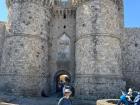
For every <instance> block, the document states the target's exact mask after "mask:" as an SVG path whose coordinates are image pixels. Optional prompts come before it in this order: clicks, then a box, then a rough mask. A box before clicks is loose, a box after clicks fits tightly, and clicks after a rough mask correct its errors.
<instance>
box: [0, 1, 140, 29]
mask: <svg viewBox="0 0 140 105" xmlns="http://www.w3.org/2000/svg"><path fill="white" fill-rule="evenodd" d="M7 14H8V12H7V8H6V5H5V0H0V21H7ZM124 23H125V27H140V0H124Z"/></svg>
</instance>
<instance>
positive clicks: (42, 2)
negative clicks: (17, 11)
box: [6, 0, 51, 8]
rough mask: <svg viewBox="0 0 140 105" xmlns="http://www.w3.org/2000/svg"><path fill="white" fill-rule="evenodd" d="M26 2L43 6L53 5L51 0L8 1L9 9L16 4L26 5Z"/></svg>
mask: <svg viewBox="0 0 140 105" xmlns="http://www.w3.org/2000/svg"><path fill="white" fill-rule="evenodd" d="M24 2H29V3H35V4H38V5H42V6H48V5H50V4H51V2H50V0H6V4H7V7H8V8H9V7H10V6H12V5H13V4H14V3H24Z"/></svg>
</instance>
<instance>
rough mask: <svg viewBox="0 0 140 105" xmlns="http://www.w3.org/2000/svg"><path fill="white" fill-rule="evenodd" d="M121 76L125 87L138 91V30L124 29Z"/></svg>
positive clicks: (139, 85)
mask: <svg viewBox="0 0 140 105" xmlns="http://www.w3.org/2000/svg"><path fill="white" fill-rule="evenodd" d="M122 58H123V74H124V78H125V81H126V87H127V88H130V87H131V88H132V89H135V90H138V91H139V90H140V28H126V29H125V34H124V35H123V38H122Z"/></svg>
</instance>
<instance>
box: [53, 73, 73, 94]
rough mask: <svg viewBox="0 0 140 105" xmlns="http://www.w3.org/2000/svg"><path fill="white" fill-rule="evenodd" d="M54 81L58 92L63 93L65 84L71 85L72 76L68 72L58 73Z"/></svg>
mask: <svg viewBox="0 0 140 105" xmlns="http://www.w3.org/2000/svg"><path fill="white" fill-rule="evenodd" d="M54 80H55V81H54V82H55V86H56V88H55V89H56V92H61V90H62V87H63V85H64V84H70V82H71V75H70V74H69V73H68V72H67V71H65V70H61V71H58V72H57V73H56V75H55V79H54Z"/></svg>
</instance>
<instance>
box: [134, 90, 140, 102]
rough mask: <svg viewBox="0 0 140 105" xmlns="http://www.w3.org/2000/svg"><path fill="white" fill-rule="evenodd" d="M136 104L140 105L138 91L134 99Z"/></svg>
mask: <svg viewBox="0 0 140 105" xmlns="http://www.w3.org/2000/svg"><path fill="white" fill-rule="evenodd" d="M134 105H140V92H138V95H137V96H136V97H135V99H134Z"/></svg>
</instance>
